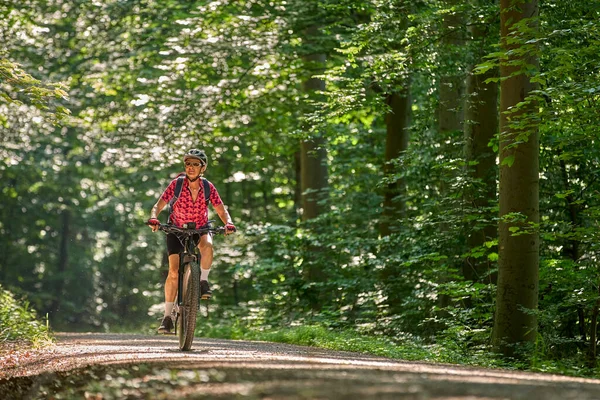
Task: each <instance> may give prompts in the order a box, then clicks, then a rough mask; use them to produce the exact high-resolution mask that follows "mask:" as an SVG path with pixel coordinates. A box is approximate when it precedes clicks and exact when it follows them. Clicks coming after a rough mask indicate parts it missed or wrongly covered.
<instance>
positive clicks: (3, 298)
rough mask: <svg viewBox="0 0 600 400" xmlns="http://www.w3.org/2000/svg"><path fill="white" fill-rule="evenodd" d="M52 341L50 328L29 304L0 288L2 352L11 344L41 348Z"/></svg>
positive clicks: (0, 346) (0, 338)
mask: <svg viewBox="0 0 600 400" xmlns="http://www.w3.org/2000/svg"><path fill="white" fill-rule="evenodd" d="M52 340H53V339H52V336H51V334H50V332H49V329H48V327H47V326H46V325H45V324H44V323H43V322H41V321H39V319H38V317H37V315H36V313H35V310H33V309H31V307H30V306H29V303H28V302H27V301H20V300H18V299H17V298H16V297H15V295H14V294H13V293H11V292H9V291H8V290H5V289H4V288H2V286H0V351H1V349H2V348H3V347H5V346H7V345H8V344H11V343H12V344H14V343H24V344H28V345H32V346H33V347H41V346H44V345H47V344H50V343H51V342H52Z"/></svg>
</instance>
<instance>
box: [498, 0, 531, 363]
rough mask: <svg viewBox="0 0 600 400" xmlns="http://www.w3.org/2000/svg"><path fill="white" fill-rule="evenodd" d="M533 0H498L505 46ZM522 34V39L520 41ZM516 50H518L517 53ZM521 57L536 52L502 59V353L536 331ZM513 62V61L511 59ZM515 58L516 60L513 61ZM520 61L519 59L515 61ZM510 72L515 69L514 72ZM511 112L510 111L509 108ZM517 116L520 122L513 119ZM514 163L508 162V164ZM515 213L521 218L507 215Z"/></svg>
mask: <svg viewBox="0 0 600 400" xmlns="http://www.w3.org/2000/svg"><path fill="white" fill-rule="evenodd" d="M537 10H538V7H537V0H532V1H528V2H526V3H522V4H519V7H513V1H512V0H501V2H500V15H501V21H500V27H501V36H502V40H501V43H502V46H503V50H505V51H508V50H515V48H518V47H521V48H522V46H523V45H515V44H507V37H508V35H509V34H511V33H512V32H514V30H513V29H511V27H512V26H513V25H514V24H517V23H520V22H523V20H524V19H526V18H529V17H534V16H536V15H537ZM525 41H526V39H523V43H524V42H525ZM515 53H517V55H515ZM522 63H526V64H527V65H528V66H536V65H537V55H536V54H529V55H527V54H526V55H518V52H514V51H513V52H512V54H511V55H510V56H509V57H508V59H507V60H502V62H501V64H500V76H501V77H502V78H503V80H502V82H501V86H500V111H501V114H500V224H499V266H498V267H499V269H498V291H497V297H496V316H495V321H494V331H493V336H492V342H493V345H494V348H495V350H496V351H498V352H500V353H502V354H504V355H505V356H521V355H522V354H519V352H518V351H517V350H518V347H519V345H520V344H526V343H532V342H534V341H535V339H536V335H537V319H536V317H535V315H534V314H533V313H532V312H531V311H535V310H536V309H537V304H538V283H539V282H538V274H539V273H538V269H539V235H538V233H537V231H535V229H532V230H530V231H527V232H526V233H525V234H520V235H517V236H515V235H514V233H513V231H514V230H520V231H521V232H523V229H524V228H527V227H528V226H529V225H528V224H529V223H533V224H537V223H538V222H539V137H538V128H537V125H536V122H535V118H529V119H527V117H531V116H534V114H535V113H536V108H535V104H530V105H529V106H525V107H522V108H520V109H518V110H517V111H515V110H511V108H513V107H515V106H516V105H517V104H519V103H521V102H523V101H525V100H526V98H527V96H528V95H529V94H530V93H531V91H532V90H534V89H535V84H534V83H533V82H532V81H531V76H530V74H527V73H525V72H523V71H520V70H519V69H520V68H521V65H522ZM511 64H512V65H511ZM515 64H516V65H515ZM519 64H521V65H519ZM513 74H514V75H513ZM509 112H510V115H509V114H508V113H509ZM516 120H518V121H519V122H520V123H521V124H520V125H519V127H515V126H514V125H512V123H514V122H515V121H516ZM511 164H512V165H511ZM510 213H519V214H520V215H522V216H524V217H526V221H524V222H515V221H510V220H508V219H506V216H507V214H510Z"/></svg>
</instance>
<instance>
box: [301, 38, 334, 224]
mask: <svg viewBox="0 0 600 400" xmlns="http://www.w3.org/2000/svg"><path fill="white" fill-rule="evenodd" d="M315 29H316V28H311V29H309V32H310V33H311V34H312V35H314V34H315V32H314V30H315ZM304 62H305V64H306V66H307V67H308V69H309V70H315V73H318V72H320V70H322V69H323V68H324V67H325V54H310V55H307V56H304ZM303 86H304V91H305V92H306V93H307V94H308V95H309V96H310V95H311V93H314V92H315V91H322V90H325V82H324V81H323V80H322V79H319V78H315V77H312V76H311V77H310V78H308V80H307V81H306V82H304V85H303ZM300 153H301V154H300V169H301V172H300V180H301V189H302V209H303V213H302V220H303V221H307V220H310V219H313V218H316V217H318V216H319V215H320V214H321V212H322V209H323V206H322V205H321V204H319V202H321V201H323V200H325V199H326V196H327V189H328V182H327V181H328V171H327V152H326V150H325V140H324V139H323V138H322V137H320V136H314V137H312V138H310V139H306V140H304V141H302V143H301V146H300Z"/></svg>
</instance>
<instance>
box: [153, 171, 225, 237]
mask: <svg viewBox="0 0 600 400" xmlns="http://www.w3.org/2000/svg"><path fill="white" fill-rule="evenodd" d="M208 184H209V185H210V198H209V202H210V203H211V204H212V205H213V207H216V206H218V205H220V204H223V201H222V200H221V197H220V196H219V193H218V192H217V189H216V188H215V186H214V185H213V184H212V183H211V182H208ZM176 185H177V178H175V179H173V180H172V181H171V183H169V186H167V188H166V189H165V191H164V192H163V194H162V196H161V199H163V200H164V201H165V202H167V203H169V201H171V199H172V198H173V196H174V195H175V186H176ZM171 222H172V223H173V224H175V225H176V226H179V227H181V226H183V224H184V223H186V222H195V223H196V226H197V227H201V226H204V225H206V224H207V223H208V205H207V204H206V202H205V200H204V185H203V184H202V182H200V190H199V191H198V195H197V197H196V201H194V200H193V199H192V191H191V190H190V183H189V181H188V180H187V179H184V180H183V185H182V187H181V194H180V195H179V199H177V201H176V202H175V204H173V210H172V213H171Z"/></svg>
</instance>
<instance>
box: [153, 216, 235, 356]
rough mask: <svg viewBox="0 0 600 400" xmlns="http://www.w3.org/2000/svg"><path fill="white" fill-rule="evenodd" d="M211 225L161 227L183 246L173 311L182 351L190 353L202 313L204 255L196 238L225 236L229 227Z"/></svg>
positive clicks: (189, 224) (191, 223)
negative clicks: (202, 256)
mask: <svg viewBox="0 0 600 400" xmlns="http://www.w3.org/2000/svg"><path fill="white" fill-rule="evenodd" d="M211 222H212V221H209V223H208V225H206V226H204V227H201V228H198V229H196V224H195V223H193V222H190V223H187V224H184V225H183V228H179V227H177V226H175V225H171V224H159V225H158V229H159V230H161V231H163V232H165V233H174V234H176V235H177V236H178V237H179V240H182V242H183V252H182V253H180V254H179V274H178V275H179V276H178V279H177V281H178V282H177V302H176V307H174V308H173V312H174V314H175V324H174V325H175V334H176V335H178V336H179V349H180V350H181V351H187V350H190V349H191V348H192V342H193V340H194V332H195V330H196V317H197V315H198V310H199V309H200V298H201V297H200V296H201V294H200V251H199V250H198V247H197V246H196V245H195V244H194V241H193V240H192V237H193V236H194V235H203V234H209V235H211V234H222V233H225V227H216V228H213V227H212V226H211Z"/></svg>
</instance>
